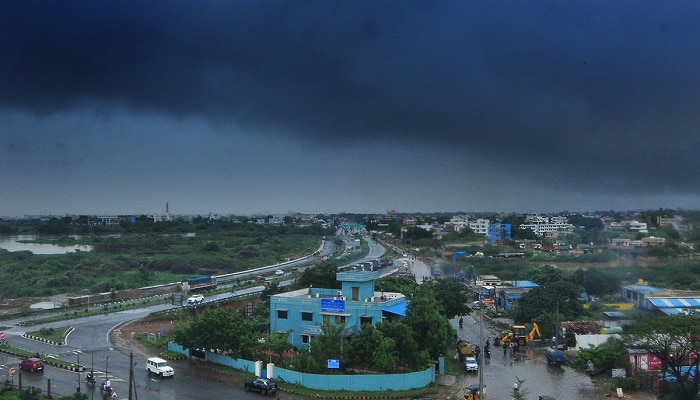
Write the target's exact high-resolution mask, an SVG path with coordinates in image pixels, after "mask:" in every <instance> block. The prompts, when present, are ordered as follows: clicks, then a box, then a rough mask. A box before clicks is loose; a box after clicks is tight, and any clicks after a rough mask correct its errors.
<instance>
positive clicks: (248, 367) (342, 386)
mask: <svg viewBox="0 0 700 400" xmlns="http://www.w3.org/2000/svg"><path fill="white" fill-rule="evenodd" d="M168 350H170V351H174V352H177V353H180V354H184V355H186V356H188V357H189V356H190V351H189V349H183V348H182V346H180V345H178V344H176V343H173V342H170V343H168ZM205 360H206V361H210V362H213V363H216V364H220V365H225V366H228V367H231V368H235V369H238V370H242V371H247V372H250V373H251V374H252V373H255V362H254V361H249V360H243V359H240V358H239V359H236V358H232V357H229V356H227V355H224V354H219V353H210V352H207V353H205ZM265 371H266V370H265V368H264V367H263V373H265ZM273 372H274V378H275V379H278V380H281V381H284V382H289V383H294V384H299V385H301V386H304V387H307V388H310V389H319V390H347V391H362V390H366V391H387V390H409V389H417V388H422V387H426V386H428V385H429V384H431V383H432V382H434V381H435V367H434V366H431V367H430V368H428V369H426V370H425V371H418V372H410V373H406V374H386V375H384V374H381V375H318V374H306V373H302V372H298V371H290V370H288V369H284V368H279V367H274V369H273Z"/></svg>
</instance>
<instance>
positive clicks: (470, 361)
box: [464, 357, 479, 372]
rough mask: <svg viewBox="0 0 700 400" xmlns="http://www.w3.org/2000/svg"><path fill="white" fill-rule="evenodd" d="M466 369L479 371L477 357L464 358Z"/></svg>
mask: <svg viewBox="0 0 700 400" xmlns="http://www.w3.org/2000/svg"><path fill="white" fill-rule="evenodd" d="M464 369H466V370H467V372H479V364H478V363H477V362H476V358H474V357H467V358H465V359H464Z"/></svg>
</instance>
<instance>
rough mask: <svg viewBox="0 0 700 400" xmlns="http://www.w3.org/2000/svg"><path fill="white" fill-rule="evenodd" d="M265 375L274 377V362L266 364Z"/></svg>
mask: <svg viewBox="0 0 700 400" xmlns="http://www.w3.org/2000/svg"><path fill="white" fill-rule="evenodd" d="M267 377H268V378H270V379H274V378H275V364H274V363H269V364H267Z"/></svg>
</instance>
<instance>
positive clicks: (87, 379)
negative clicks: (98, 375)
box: [85, 372, 95, 385]
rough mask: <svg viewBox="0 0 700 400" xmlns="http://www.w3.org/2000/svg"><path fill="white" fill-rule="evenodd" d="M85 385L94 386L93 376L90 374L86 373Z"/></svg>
mask: <svg viewBox="0 0 700 400" xmlns="http://www.w3.org/2000/svg"><path fill="white" fill-rule="evenodd" d="M85 383H86V384H88V385H94V384H95V375H94V374H93V373H92V372H88V374H87V376H86V377H85Z"/></svg>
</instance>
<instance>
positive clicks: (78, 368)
mask: <svg viewBox="0 0 700 400" xmlns="http://www.w3.org/2000/svg"><path fill="white" fill-rule="evenodd" d="M75 355H76V356H78V365H77V370H78V393H80V378H81V376H80V351H76V352H75Z"/></svg>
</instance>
